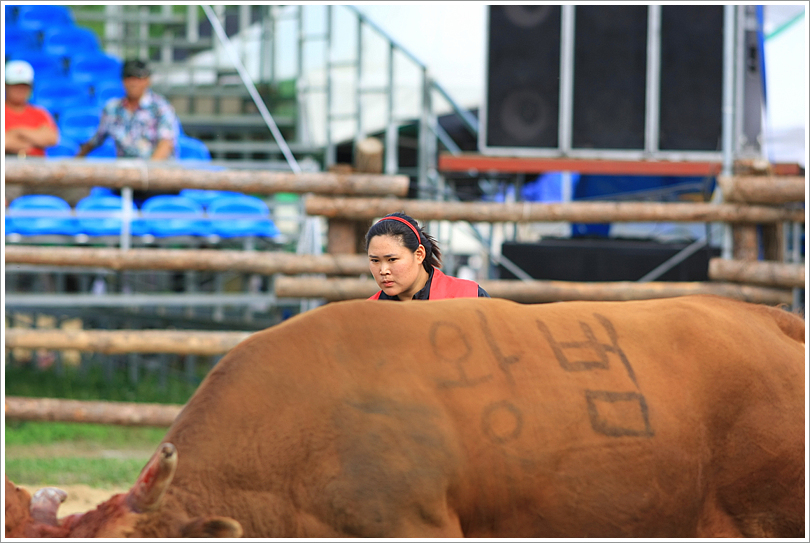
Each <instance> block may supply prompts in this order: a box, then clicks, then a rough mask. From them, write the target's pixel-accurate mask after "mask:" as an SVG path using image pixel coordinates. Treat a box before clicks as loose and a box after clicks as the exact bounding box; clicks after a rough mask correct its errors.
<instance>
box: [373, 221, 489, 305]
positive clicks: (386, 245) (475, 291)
mask: <svg viewBox="0 0 810 543" xmlns="http://www.w3.org/2000/svg"><path fill="white" fill-rule="evenodd" d="M366 252H367V253H368V261H369V269H370V270H371V274H372V275H373V276H374V280H375V281H377V284H378V285H379V286H380V288H381V289H382V290H380V292H378V293H377V294H375V295H374V296H372V297H371V298H369V300H441V299H444V298H475V297H476V296H477V297H479V298H489V294H487V292H486V291H485V290H484V289H482V288H481V287H480V286H478V284H477V283H476V282H474V281H468V280H467V279H458V278H456V277H450V276H448V275H445V274H444V273H442V271H441V270H440V269H439V267H441V265H442V260H441V257H442V255H441V251H440V250H439V246H438V244H437V243H436V240H435V239H433V238H432V237H431V236H429V235H427V234H426V233H424V232H423V231H422V229H421V228H419V224H417V222H416V221H415V220H414V219H412V218H411V217H409V216H408V215H405V214H404V213H392V214H390V215H386V216H385V217H383V218H382V219H380V220H379V221H377V223H376V224H374V225H373V226H372V227H371V228H370V229H369V231H368V232H367V233H366Z"/></svg>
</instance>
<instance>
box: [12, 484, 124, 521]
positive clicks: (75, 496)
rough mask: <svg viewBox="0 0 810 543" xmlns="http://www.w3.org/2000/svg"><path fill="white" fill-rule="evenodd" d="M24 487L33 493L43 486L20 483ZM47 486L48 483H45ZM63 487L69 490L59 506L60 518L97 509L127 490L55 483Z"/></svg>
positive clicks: (66, 490)
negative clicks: (104, 502)
mask: <svg viewBox="0 0 810 543" xmlns="http://www.w3.org/2000/svg"><path fill="white" fill-rule="evenodd" d="M19 486H22V487H24V488H25V489H26V490H28V492H30V493H31V494H33V493H34V492H36V491H37V490H39V489H40V488H41V487H40V486H36V487H31V486H28V485H19ZM45 486H47V485H45ZM53 486H56V487H58V488H61V489H62V490H64V491H65V492H67V499H66V500H65V501H64V503H62V505H60V506H59V514H58V516H59V518H62V517H66V516H68V515H72V514H73V513H84V512H85V511H89V510H91V509H95V508H96V506H97V505H98V504H100V503H101V502H103V501H105V500H107V499H109V498H110V497H112V496H114V495H115V494H119V493H121V492H127V490H128V489H126V488H117V489H108V488H90V487H89V486H87V485H53Z"/></svg>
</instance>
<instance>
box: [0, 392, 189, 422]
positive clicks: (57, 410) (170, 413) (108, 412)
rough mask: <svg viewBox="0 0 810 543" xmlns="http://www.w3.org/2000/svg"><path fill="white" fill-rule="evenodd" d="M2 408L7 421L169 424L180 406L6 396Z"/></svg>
mask: <svg viewBox="0 0 810 543" xmlns="http://www.w3.org/2000/svg"><path fill="white" fill-rule="evenodd" d="M5 409H6V412H5V416H6V420H7V421H9V420H21V421H53V422H86V423H94V424H117V425H121V426H157V427H164V428H168V427H169V426H171V425H172V423H173V422H174V419H175V418H177V415H178V414H179V413H180V411H181V410H182V409H183V406H182V405H170V404H155V403H133V402H94V401H85V400H58V399H55V398H22V397H18V396H6V401H5Z"/></svg>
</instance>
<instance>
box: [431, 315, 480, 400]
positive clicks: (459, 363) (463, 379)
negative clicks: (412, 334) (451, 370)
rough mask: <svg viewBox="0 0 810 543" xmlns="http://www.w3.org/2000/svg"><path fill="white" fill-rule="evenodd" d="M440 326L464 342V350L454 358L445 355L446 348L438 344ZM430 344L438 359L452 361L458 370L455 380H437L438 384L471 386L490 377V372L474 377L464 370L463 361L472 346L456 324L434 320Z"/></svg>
mask: <svg viewBox="0 0 810 543" xmlns="http://www.w3.org/2000/svg"><path fill="white" fill-rule="evenodd" d="M442 328H445V330H450V331H451V332H452V333H453V334H454V335H455V337H456V339H458V340H460V341H461V342H462V343H463V344H464V347H465V350H464V352H463V353H462V354H460V355H459V356H457V357H455V358H451V357H448V356H447V355H446V349H443V345H442V344H440V342H439V339H438V334H439V330H441V329H442ZM430 345H431V346H432V347H433V354H435V355H436V357H437V358H439V359H440V360H444V361H446V362H451V363H453V364H454V365H455V366H456V370H457V371H458V375H459V379H458V380H455V381H453V380H446V381H438V383H437V384H438V386H440V387H444V388H452V387H473V386H476V385H478V384H480V383H483V382H485V381H488V380H490V379H492V374H491V373H488V374H486V375H481V376H479V377H474V378H471V377H469V376H468V375H467V372H466V371H465V370H464V362H466V361H467V360H468V359H469V358H470V355H471V354H472V346H471V345H470V342H469V341H468V340H467V336H466V335H465V334H464V331H463V330H462V329H461V327H459V326H458V325H457V324H455V323H452V322H445V321H438V322H434V323H433V324H432V325H431V327H430Z"/></svg>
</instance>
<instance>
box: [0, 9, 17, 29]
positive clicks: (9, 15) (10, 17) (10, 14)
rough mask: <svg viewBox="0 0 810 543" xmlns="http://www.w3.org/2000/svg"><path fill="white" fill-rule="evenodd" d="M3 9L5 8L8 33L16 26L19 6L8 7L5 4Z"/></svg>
mask: <svg viewBox="0 0 810 543" xmlns="http://www.w3.org/2000/svg"><path fill="white" fill-rule="evenodd" d="M3 7H4V8H5V9H4V11H5V14H6V25H5V26H6V31H8V29H9V28H10V27H11V26H14V25H16V24H17V12H18V11H19V9H20V6H10V5H8V4H6V5H5V6H3Z"/></svg>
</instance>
